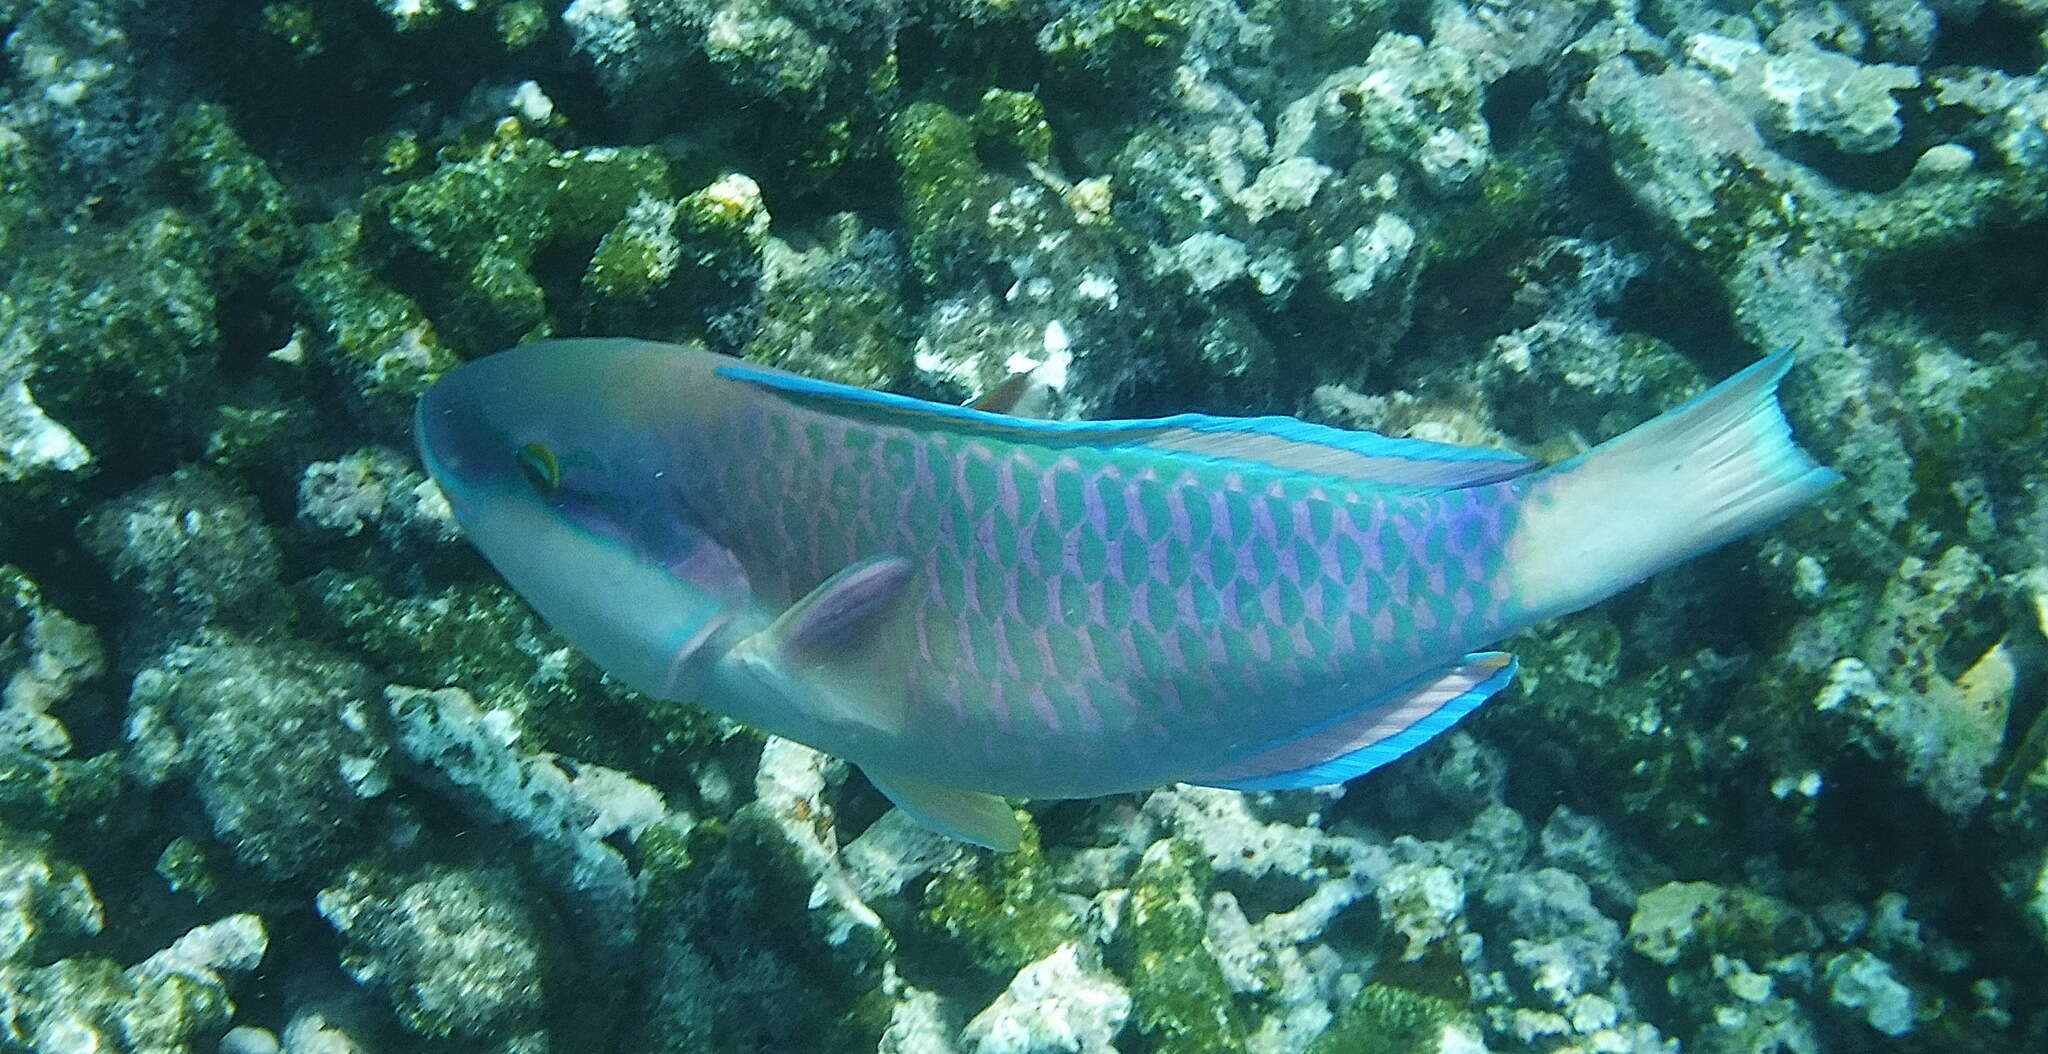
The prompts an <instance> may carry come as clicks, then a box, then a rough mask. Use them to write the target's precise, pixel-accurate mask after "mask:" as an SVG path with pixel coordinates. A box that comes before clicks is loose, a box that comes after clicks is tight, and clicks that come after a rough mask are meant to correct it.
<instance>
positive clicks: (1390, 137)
mask: <svg viewBox="0 0 2048 1054" xmlns="http://www.w3.org/2000/svg"><path fill="white" fill-rule="evenodd" d="M0 28H4V30H5V33H6V50H7V55H8V57H9V59H10V60H11V65H10V72H9V75H8V76H7V77H5V78H0V246H4V247H5V248H6V249H7V250H8V257H7V259H8V260H9V264H8V266H7V267H6V268H5V273H4V274H0V510H4V511H0V693H4V697H0V1021H4V1022H5V1024H6V1039H5V1040H4V1042H0V1045H5V1046H9V1047H10V1049H11V1048H13V1047H20V1048H21V1049H25V1050H32V1051H39V1052H40V1051H72V1050H83V1049H92V1050H103V1051H149V1052H165V1054H170V1052H183V1051H193V1052H200V1051H214V1050H219V1051H233V1052H237V1054H259V1052H275V1051H283V1052H292V1054H315V1052H320V1054H332V1052H344V1051H370V1050H384V1049H430V1048H431V1049H435V1050H441V1049H446V1050H451V1051H457V1050H460V1051H470V1050H476V1051H486V1050H488V1051H502V1052H508V1054H509V1052H515V1051H518V1052H526V1051H540V1050H563V1051H584V1050H592V1051H595V1050H625V1049H630V1050H645V1051H656V1052H658V1051H707V1050H710V1051H726V1050H729V1051H753V1050H769V1049H785V1050H819V1051H833V1052H851V1051H866V1050H877V1051H886V1052H890V1054H968V1052H979V1054H996V1052H1005V1054H1008V1052H1054V1051H1059V1052H1108V1051H1115V1050H1143V1051H1149V1052H1157V1054H1193V1052H1206V1051H1238V1050H1243V1051H1253V1052H1258V1054H1335V1052H1346V1054H1349V1052H1367V1054H1409V1052H1418V1051H1436V1052H1468V1051H1479V1050H1487V1049H1493V1050H1535V1051H1557V1052H1564V1051H1628V1052H1664V1051H1672V1050H1678V1049H1684V1050H1688V1051H1705V1052H1710V1054H1714V1052H1729V1054H1735V1052H1745V1054H1746V1052H1752V1051H1758V1050H1778V1051H1786V1052H1809V1051H1810V1052H1819V1051H1823V1050H1826V1051H1859V1050H1894V1049H1905V1050H1928V1051H1934V1050H1956V1049H1983V1050H2030V1049H2042V1048H2043V1047H2044V1046H2048V972H2044V970H2043V967H2042V966H2041V964H2042V962H2043V961H2044V952H2048V698H2044V694H2043V692H2042V689H2041V685H2042V684H2043V683H2044V681H2043V676H2044V674H2048V498H2044V497H2043V495H2044V493H2048V492H2044V490H2043V487H2042V483H2041V478H2042V477H2041V469H2040V466H2041V465H2042V464H2043V462H2044V456H2048V401H2044V400H2042V399H2041V398H2040V394H2039V393H2040V392H2041V391H2042V390H2043V388H2044V386H2048V352H2044V345H2048V315H2044V314H2043V311H2042V308H2041V296H2040V293H2041V290H2042V289H2043V288H2048V251H2044V246H2048V175H2044V173H2048V8H2044V6H2043V5H2042V4H2041V3H2040V2H2039V0H1851V2H1818V0H1816V2H1813V3H1798V2H1786V0H1772V2H1767V3H1750V2H1748V0H1729V2H1720V3H1699V2H1695V0H1648V2H1643V3H1631V4H1595V3H1587V2H1579V0H1442V2H1435V3H1428V4H1422V3H1410V2H1393V0H1356V2H1350V0H1200V2H1197V0H930V2H925V3H919V4H906V3H901V2H898V0H861V2H859V3H843V2H842V3H834V2H827V0H566V2H556V3H546V2H538V0H376V2H373V3H358V4H316V3H308V2H303V0H276V2H271V0H234V2H229V3H217V4H168V5H149V4H143V3H140V2H139V0H83V2H65V3H59V2H55V0H0ZM623 332H631V333H635V334H639V335H643V336H648V337H654V338H662V339H674V340H694V341H700V342H702V343H705V344H706V345H708V346H711V347H713V348H716V349H718V350H722V351H727V352H731V353H735V354H744V355H746V356H748V357H749V358H752V359H754V360H757V361H760V362H764V363H769V364H773V365H778V366H782V367H786V368H791V369H795V370H798V371H801V372H804V373H807V374H812V375H815V376H821V377H828V378H832V379H836V380H841V381H846V382H849V383H854V384H860V385H866V386H874V387H886V388H890V389H894V390H899V391H904V392H908V393H912V394H917V395H921V396H928V397H935V398H945V399H953V400H967V399H971V398H974V397H977V396H980V395H982V394H984V393H986V392H988V391H990V390H991V389H994V388H996V387H998V386H1000V385H1002V384H1003V383H1004V382H1005V381H1006V379H1008V378H1010V377H1011V376H1012V375H1013V374H1016V373H1019V372H1024V371H1031V372H1032V376H1033V377H1034V379H1036V380H1038V381H1042V382H1044V383H1043V387H1045V388H1047V389H1048V392H1047V393H1045V394H1044V396H1043V398H1042V399H1041V400H1040V401H1039V402H1038V403H1037V404H1036V406H1035V409H1036V410H1037V411H1039V412H1044V413H1048V414H1054V415H1063V416H1122V417H1131V416H1143V415H1152V414H1165V413H1173V412H1179V411H1184V410H1200V411H1206V412H1215V413H1232V414H1268V413H1290V414H1296V415H1299V416H1303V417H1306V418H1309V419H1313V420H1318V421H1324V422H1328V423H1333V424H1340V425H1346V426H1352V427H1363V428H1370V429H1374V430H1377V431H1381V432H1385V433H1387V434H1392V435H1400V436H1412V437H1417V438H1423V439H1431V440H1438V441H1446V442H1460V443H1487V444H1491V445H1496V446H1503V447H1508V448H1514V449H1519V450H1522V451H1524V452H1527V453H1530V454H1532V455H1536V456H1541V457H1545V458H1550V459H1560V458H1565V457H1569V456H1572V455H1573V454H1576V453H1578V452H1579V451H1581V450H1583V449H1585V448H1586V446H1588V445H1590V444H1591V443H1593V442H1596V441H1598V440H1600V439H1601V438H1603V437H1606V436H1609V435H1613V434H1615V433H1616V432H1618V431H1620V430H1621V429H1623V428H1625V427H1627V426H1629V425H1630V424H1632V423H1634V422H1636V421H1639V420H1641V419H1643V418H1645V417H1647V416H1649V415H1651V414H1653V413H1655V412H1658V411H1660V410H1662V409H1665V408H1668V407H1670V406H1672V405H1675V404H1676V403H1678V402H1680V401H1682V400H1684V399H1686V398H1688V397H1690V396H1691V395H1693V394H1695V393H1697V392H1699V391H1701V390H1703V389H1704V387H1705V386H1706V385H1707V384H1708V383H1709V382H1710V381H1711V380H1712V379H1713V378H1716V377H1720V376H1724V375H1726V374H1728V373H1730V372H1732V371H1733V370H1734V369H1736V368H1738V367H1740V366H1741V365H1743V364H1745V363H1747V362H1749V361H1752V360H1753V359H1754V358H1755V357H1756V355H1758V354H1760V353H1762V352H1764V351H1767V350H1770V349H1773V348H1776V347H1781V346H1791V347H1794V348H1796V349H1797V353H1798V356H1799V359H1800V366H1799V369H1798V371H1797V372H1795V373H1794V374H1793V376H1792V377H1791V378H1790V380H1789V381H1788V386H1787V389H1786V396H1787V402H1788V409H1789V411H1790V413H1791V415H1792V417H1793V419H1794V426H1795V429H1796V430H1797V431H1798V432H1799V433H1800V436H1801V438H1802V440H1804V441H1807V442H1810V443H1811V445H1812V446H1813V447H1814V448H1815V449H1816V450H1817V451H1818V452H1819V453H1821V455H1822V456H1823V459H1824V460H1826V461H1827V462H1828V463H1829V464H1831V465H1833V466H1834V467H1836V468H1838V469H1840V470H1841V471H1842V472H1843V473H1844V475H1845V476H1846V477H1847V479H1848V482H1847V485H1846V486H1844V487H1842V488H1840V491H1839V493H1838V494H1837V495H1836V496H1835V497H1833V498H1831V499H1830V500H1829V501H1828V502H1827V503H1826V504H1825V505H1824V506H1823V507H1822V508H1821V509H1819V510H1817V511H1815V512H1812V513H1808V514H1806V515H1803V516H1801V517H1799V518H1797V519H1794V520H1792V521H1789V522H1787V523H1786V524H1784V525H1782V526H1781V527H1779V528H1775V529H1773V530H1772V531H1771V532H1768V533H1767V534H1765V535H1763V536H1760V537H1758V538H1756V539H1753V540H1750V541H1745V542H1743V543H1740V544H1738V545H1736V546H1733V547H1731V548H1730V549H1729V550H1727V551H1725V552H1721V553H1717V554H1714V555H1711V556H1708V557H1706V558H1704V559H1702V560H1700V561H1697V562H1695V563H1692V564H1689V565H1686V566H1685V567H1682V568H1680V569H1677V570H1674V571H1672V572H1669V573H1666V574H1664V575H1660V576H1659V577H1658V578H1656V579H1655V580H1653V581H1652V582H1650V583H1648V584H1647V585H1645V586H1644V587H1642V588H1639V589H1635V590H1632V591H1630V592H1628V593H1626V594H1624V595H1623V596H1621V597H1618V598H1616V599H1615V600H1614V601H1612V602H1610V603H1607V604H1604V605H1602V606H1600V607H1598V608H1595V609H1593V610H1591V611H1587V612H1584V613H1581V614H1578V615H1574V616H1570V617H1568V618H1565V619H1562V620H1558V621H1556V622H1554V623H1551V624H1548V625H1546V626H1544V627H1542V628H1541V629H1539V630H1537V631H1535V632H1531V633H1527V634H1524V635H1522V636H1521V637H1519V638H1517V639H1514V640H1511V641H1509V642H1507V644H1506V646H1507V647H1509V648H1511V649H1513V650H1515V651H1517V652H1518V653H1520V655H1521V656H1522V659H1523V667H1522V674H1521V675H1520V678H1519V681H1518V683H1519V686H1520V687H1519V689H1518V691H1517V692H1515V693H1513V694H1510V695H1507V696H1504V697H1502V698H1501V699H1499V700H1497V701H1495V702H1494V703H1492V704H1490V705H1489V706H1488V707H1487V708H1486V709H1485V710H1483V711H1481V712H1480V713H1478V714H1476V715H1475V716H1473V717H1472V718H1470V719H1468V720H1466V721H1465V722H1464V723H1462V724H1461V726H1460V727H1459V728H1458V729H1457V730H1455V731H1454V732H1453V733H1451V734H1449V735H1447V736H1445V737H1442V738H1441V739H1440V740H1439V741H1438V742H1436V743H1433V744H1432V745H1431V746H1429V747H1428V748H1427V749H1425V750H1423V751H1420V752H1418V753H1416V754H1414V755H1412V756H1410V757H1408V758H1405V759H1403V760H1402V761H1401V762H1399V763H1397V764H1394V765H1390V766H1388V767H1386V768H1384V769H1382V770H1380V771H1377V772H1375V773H1373V774H1371V775H1369V776H1367V777H1365V778H1362V779H1360V780H1357V781H1354V782H1353V783H1352V784H1349V785H1346V786H1343V787H1334V788H1320V789H1314V790H1306V791H1291V792H1280V793H1273V792H1261V793H1252V794H1239V793H1234V792H1227V791H1220V790H1210V789H1202V788H1193V787H1184V786H1174V787H1167V788H1162V789H1160V790H1157V791H1155V792H1152V793H1149V794H1145V795H1135V796H1124V797H1119V798H1112V799H1105V800H1098V801H1085V802H1031V803H1017V804H1018V805H1019V806H1020V818H1021V819H1022V820H1023V821H1024V832H1025V834H1024V839H1023V845H1022V847H1021V848H1020V850H1019V851H1018V852H1016V853H1012V854H1006V855H1000V856H997V855H991V854H988V853H984V852H981V851H977V850H971V849H968V848H966V847H964V846H962V845H960V844H958V843H954V842H950V841H947V840H944V839H942V838H938V837H936V836H934V835H932V834H931V833H930V832H929V831H927V830H925V829H924V828H922V827H919V826H917V825H915V824H913V823H911V822H909V821H907V820H906V819H905V818H904V817H903V816H902V815H901V814H900V813H898V812H896V811H894V810H892V809H891V808H890V806H889V803H888V802H887V800H886V799H885V798H883V797H882V796H881V795H880V794H879V793H877V792H876V791H875V790H874V789H873V788H872V787H871V786H869V785H868V784H867V783H866V781H865V780H864V779H863V778H862V777H861V776H860V775H859V774H858V773H856V772H854V771H852V770H851V769H849V768H848V767H847V766H846V765H844V764H843V763H841V762H838V761H835V760H833V759H831V758H828V757H825V756H823V755H820V754H817V753H816V752H814V751H811V750H809V749H808V748H805V747H802V746H800V745H797V744H794V743H789V742H783V741H780V740H774V739H768V738H764V737H762V736H759V735H757V734H755V733H753V732H750V731H747V730H745V729H742V728H740V727H738V726H736V725H734V724H732V723H731V722H729V721H726V720H725V719H723V718H720V717H717V716H715V715H712V714H710V713H708V712H705V711H703V710H700V709H698V708H695V707H693V706H690V705H687V704H678V703H659V702H654V701H650V700H646V699H643V698H641V697H639V696H637V695H635V694H634V693H632V692H630V691H628V690H627V689H625V688H624V687H623V686H621V685H619V684H616V683H613V682H612V681H610V680H609V679H607V678H606V677H605V676H604V675H603V674H602V673H600V672H599V671H598V670H597V669H596V668H594V667H593V666H592V665H591V664H590V663H588V662H587V661H585V660H584V659H583V658H581V657H580V656H578V655H576V654H575V653H574V652H572V651H570V650H569V649H568V648H566V647H565V646H564V644H563V643H562V641H561V640H559V639H558V638H557V637H555V636H554V635H553V634H552V632H551V631H550V630H549V629H548V628H547V626H546V625H545V624H544V623H542V622H541V621H540V620H539V619H538V618H536V617H535V616H534V615H533V614H532V613H531V612H530V611H529V610H527V609H526V607H525V606H524V605H523V604H522V603H521V602H520V601H519V599H518V598H517V597H515V596H514V595H513V594H511V593H510V592H509V591H508V590H507V589H505V587H504V586H503V585H502V584H500V583H499V582H498V581H497V580H496V578H495V576H494V575H493V573H492V572H491V570H490V568H489V567H488V566H487V565H486V564H485V563H484V562H483V561H482V560H480V559H479V558H478V557H477V556H476V555H475V554H474V553H473V552H472V551H471V550H470V549H469V548H468V547H467V545H466V544H465V543H464V542H463V541H462V540H461V539H460V537H459V533H458V531H457V530H456V528H455V525H454V521H453V518H452V515H451V513H450V511H449V508H448V505H447V502H446V500H445V499H444V497H443V496H442V495H441V494H440V493H439V491H438V490H437V489H436V488H435V487H434V485H433V484H432V483H430V482H428V480H427V479H426V477H425V475H424V474H423V473H422V472H421V471H420V469H419V467H418V466H417V465H416V464H415V463H414V460H413V456H412V454H411V451H412V449H413V444H412V436H411V435H410V415H411V412H412V406H413V400H414V398H415V397H416V396H417V395H418V393H419V392H420V391H421V390H422V389H423V388H424V387H425V386H426V385H427V384H429V383H431V382H432V381H433V380H434V378H436V377H437V376H438V375H439V374H440V373H442V372H443V371H445V370H447V369H449V368H451V367H452V366H454V365H456V364H457V363H459V362H462V361H464V360H466V359H470V358H474V357H476V356H479V355H482V354H485V353H487V352H490V351H492V350H495V349H496V348H498V347H500V346H504V345H507V344H511V343H514V342H517V341H521V340H525V339H529V338H534V337H539V336H545V335H568V334H600V333H623ZM259 967H260V968H259Z"/></svg>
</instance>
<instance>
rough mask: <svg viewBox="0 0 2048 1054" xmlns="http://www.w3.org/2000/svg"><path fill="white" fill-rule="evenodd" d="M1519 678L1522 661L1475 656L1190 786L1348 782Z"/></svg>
mask: <svg viewBox="0 0 2048 1054" xmlns="http://www.w3.org/2000/svg"><path fill="white" fill-rule="evenodd" d="M1514 676H1515V657H1514V656H1512V655H1509V654H1507V653H1506V652H1499V651H1481V652H1473V653H1472V654H1470V655H1467V656H1465V657H1464V658H1463V659H1461V660H1459V661H1458V662H1457V663H1456V664H1455V665H1452V666H1449V667H1446V668H1445V669H1442V670H1438V671H1436V672H1435V673H1431V674H1427V675H1425V676H1422V677H1419V678H1417V679H1415V680H1413V681H1410V682H1409V683H1407V684H1405V685H1402V686H1401V687H1399V688H1396V689H1395V690H1393V691H1391V692H1388V693H1386V694H1385V695H1382V696H1380V697H1378V698H1376V699H1373V700H1372V701H1371V702H1368V703H1366V704H1365V705H1364V706H1362V707H1360V708H1358V709H1356V710H1353V711H1350V712H1349V713H1345V714H1340V715H1339V716H1337V717H1335V718H1333V719H1331V720H1329V721H1326V722H1324V723H1322V724H1320V725H1317V726H1314V727H1312V728H1309V729H1306V730H1303V731H1298V732H1293V733H1290V734H1288V735H1287V736H1284V737H1282V738H1281V739H1278V740H1275V741H1273V742H1270V743H1266V744H1264V745H1262V746H1258V747H1254V748H1252V749H1251V750H1250V751H1248V752H1246V753H1244V754H1242V755H1239V756H1238V757H1236V758H1234V759H1232V760H1231V761H1229V762H1226V763H1225V764H1224V765H1222V766H1221V767H1219V768H1217V769H1215V770H1214V771H1211V772H1206V773H1203V774H1201V775H1199V776H1193V777H1190V778H1189V779H1188V781H1187V782H1189V783H1199V784H1203V785H1206V786H1210V787H1224V788H1228V789H1230V790H1292V789H1295V788H1298V787H1320V786H1323V785H1325V784H1330V783H1342V782H1344V781H1345V780H1348V779H1351V778H1352V777H1354V776H1361V775H1364V774H1365V773H1367V772H1370V771H1372V770H1373V769H1376V768H1378V767H1380V766H1381V765H1384V764H1386V763H1387V762H1389V761H1392V760H1394V759H1395V758H1398V757H1400V756H1401V755H1403V754H1406V753H1408V752H1409V751H1411V750H1414V749H1415V748H1416V747H1419V746H1421V745H1422V744H1424V743H1427V742H1428V741H1429V740H1430V739H1431V738H1433V737H1435V736H1436V734H1437V733H1439V732H1442V731H1443V730H1445V729H1447V728H1449V727H1451V725H1453V724H1455V723H1457V720H1458V719H1459V718H1461V717H1464V716H1465V715H1466V714H1469V713H1471V712H1472V710H1473V708H1474V707H1477V706H1478V705H1479V704H1480V703H1483V702H1485V701H1486V700H1487V698H1488V697H1489V696H1491V695H1493V694H1494V693H1495V692H1498V691H1500V690H1501V689H1502V688H1505V687H1507V685H1508V682H1509V681H1510V680H1513V679H1514Z"/></svg>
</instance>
